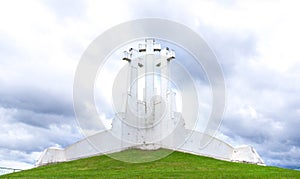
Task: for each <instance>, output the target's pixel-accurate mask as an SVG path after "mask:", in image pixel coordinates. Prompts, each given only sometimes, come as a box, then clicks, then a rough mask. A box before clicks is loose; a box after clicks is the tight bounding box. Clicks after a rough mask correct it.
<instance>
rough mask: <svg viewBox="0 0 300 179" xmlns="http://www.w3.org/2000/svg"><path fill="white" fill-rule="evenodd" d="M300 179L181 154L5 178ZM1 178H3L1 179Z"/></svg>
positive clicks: (97, 160)
mask: <svg viewBox="0 0 300 179" xmlns="http://www.w3.org/2000/svg"><path fill="white" fill-rule="evenodd" d="M162 152H167V151H166V150H163V149H160V150H157V151H141V150H133V149H132V150H127V151H123V152H119V153H115V154H114V155H118V156H121V157H124V158H128V157H132V156H139V157H140V158H141V159H143V158H144V157H149V156H150V157H151V155H153V154H154V155H155V154H159V153H162ZM141 176H143V178H175V177H180V178H183V177H184V178H201V177H204V178H220V177H226V178H300V172H299V171H294V170H288V169H282V168H277V167H264V166H257V165H252V164H241V163H233V162H226V161H221V160H216V159H212V158H208V157H202V156H197V155H192V154H186V153H182V152H173V153H172V154H171V155H169V156H167V157H165V158H163V159H160V160H157V161H154V162H148V163H139V164H134V163H125V162H121V161H118V160H114V159H112V158H110V157H108V156H105V155H103V156H95V157H90V158H85V159H79V160H75V161H70V162H63V163H58V164H52V165H47V166H42V167H38V168H34V169H31V170H25V171H21V172H16V173H12V174H9V175H4V176H2V177H4V178H14V177H16V178H56V177H57V178H101V177H103V178H133V177H141ZM0 178H1V177H0Z"/></svg>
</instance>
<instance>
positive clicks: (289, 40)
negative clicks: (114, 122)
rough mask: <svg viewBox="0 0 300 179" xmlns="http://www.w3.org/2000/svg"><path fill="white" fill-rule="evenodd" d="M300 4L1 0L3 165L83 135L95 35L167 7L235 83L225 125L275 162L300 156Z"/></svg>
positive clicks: (229, 136) (238, 140)
mask: <svg viewBox="0 0 300 179" xmlns="http://www.w3.org/2000/svg"><path fill="white" fill-rule="evenodd" d="M299 7H300V4H299V2H298V1H297V0H295V1H292V0H286V1H276V0H272V1H271V0H263V1H253V0H243V1H235V0H228V1H222V0H221V1H208V0H207V1H199V0H195V1H176V0H166V1H158V0H157V1H156V0H151V1H141V0H136V1H131V0H128V1H122V0H120V1H115V0H109V1H92V0H82V1H80V0H60V1H58V0H57V1H51V0H42V1H37V0H36V1H30V0H26V1H22V0H19V1H15V0H3V1H0V121H1V125H0V166H1V167H13V168H28V167H31V166H33V164H34V163H35V161H36V160H37V159H38V157H39V155H40V154H41V152H42V151H43V150H44V149H45V148H47V147H50V146H56V147H66V146H68V145H70V144H72V143H74V142H76V141H78V140H80V139H81V138H83V135H82V134H81V133H80V129H79V127H78V126H77V123H76V120H75V116H74V112H73V103H72V92H73V79H74V73H75V70H76V66H77V64H78V62H79V60H80V57H81V55H82V53H83V52H84V50H85V49H86V48H87V47H88V45H89V44H90V43H91V42H92V41H93V40H94V39H95V38H96V37H97V36H98V35H100V34H101V33H102V32H103V31H105V30H107V29H109V28H110V27H112V26H114V25H118V24H119V23H122V22H125V21H129V20H133V19H139V18H146V17H158V18H165V19H169V20H173V21H176V22H179V23H182V24H185V25H187V26H188V27H190V28H191V29H193V30H194V31H196V32H198V33H199V34H200V35H201V36H202V37H203V38H204V39H205V40H206V41H207V43H208V44H209V45H210V47H211V48H212V50H213V51H214V52H215V54H216V55H217V57H218V60H219V62H220V64H221V66H222V69H223V72H224V77H225V82H226V93H227V97H226V100H227V104H226V112H225V114H224V119H223V123H222V126H221V128H220V134H219V135H218V136H219V137H221V138H222V139H225V140H226V141H228V142H230V143H231V144H234V145H241V144H249V145H252V146H254V147H255V149H256V150H257V152H258V153H259V154H260V155H261V157H262V158H263V160H264V161H265V162H266V164H267V165H276V166H283V167H292V168H297V167H299V166H300V135H299V134H300V133H299V129H300V120H299V119H300V95H299V93H300V53H299V42H300V35H299V32H300V24H299V17H300V11H299Z"/></svg>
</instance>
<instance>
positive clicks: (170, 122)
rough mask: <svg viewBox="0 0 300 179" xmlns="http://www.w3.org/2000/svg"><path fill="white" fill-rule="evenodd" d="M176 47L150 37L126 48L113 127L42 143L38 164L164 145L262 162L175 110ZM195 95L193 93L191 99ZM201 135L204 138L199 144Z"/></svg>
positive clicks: (200, 153)
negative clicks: (53, 144)
mask: <svg viewBox="0 0 300 179" xmlns="http://www.w3.org/2000/svg"><path fill="white" fill-rule="evenodd" d="M173 59H175V52H174V51H172V50H169V49H168V48H165V49H161V47H160V45H159V44H156V43H155V41H154V40H153V39H147V40H146V41H145V44H140V45H139V49H138V50H134V49H130V50H129V51H128V52H125V55H124V58H123V60H126V61H128V73H127V74H128V76H127V79H128V82H127V86H126V87H125V89H127V90H125V91H123V94H121V96H125V98H122V99H123V101H121V102H120V104H121V105H120V107H119V111H120V112H118V113H117V114H116V115H115V118H114V119H113V121H112V128H111V129H109V130H106V131H102V132H99V133H97V134H95V135H91V136H88V137H86V138H85V139H83V140H81V141H78V142H77V143H75V144H73V145H71V146H69V147H67V148H65V149H59V148H48V149H46V150H45V151H44V152H43V154H42V156H41V157H40V159H39V160H38V162H37V165H45V164H49V163H54V162H62V161H70V160H75V159H79V158H85V157H89V156H94V155H101V154H109V153H114V152H118V151H123V150H127V149H130V148H137V149H142V150H156V149H159V148H165V149H170V150H176V151H182V152H187V153H192V154H197V155H203V156H209V157H213V158H217V159H221V160H227V161H236V162H247V163H254V164H261V165H264V162H263V160H262V159H261V158H260V157H259V155H258V154H257V153H256V151H255V150H254V149H253V148H252V147H250V146H241V147H233V146H231V145H230V144H227V143H226V142H224V141H222V140H219V139H217V138H215V137H213V136H210V135H207V134H204V133H201V132H198V131H194V130H190V129H186V128H185V120H184V119H183V117H182V115H181V113H179V112H177V110H176V102H175V93H174V92H173V91H172V88H171V82H170V80H169V77H170V66H169V64H170V63H172V60H173ZM195 100H196V99H195ZM200 139H201V140H205V141H208V142H207V143H206V144H205V145H202V146H201V147H200V145H199V142H200Z"/></svg>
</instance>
